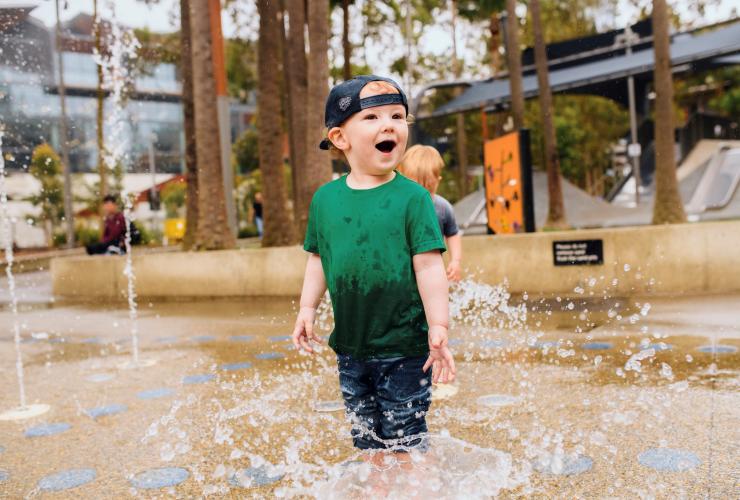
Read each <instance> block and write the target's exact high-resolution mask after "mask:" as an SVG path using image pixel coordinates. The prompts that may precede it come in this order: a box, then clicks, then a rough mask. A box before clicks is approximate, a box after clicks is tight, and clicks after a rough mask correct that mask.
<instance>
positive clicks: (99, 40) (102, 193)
mask: <svg viewBox="0 0 740 500" xmlns="http://www.w3.org/2000/svg"><path fill="white" fill-rule="evenodd" d="M93 22H94V30H95V51H96V52H97V53H98V56H102V54H103V34H102V23H101V22H100V15H99V12H98V0H93ZM96 66H97V73H98V83H97V88H96V92H95V96H96V101H97V105H98V108H97V112H96V115H95V122H96V127H97V130H96V139H97V145H98V176H99V177H100V188H99V189H98V199H99V202H100V207H101V212H100V234H101V235H102V234H103V230H104V229H105V228H104V227H103V220H104V218H105V216H104V215H103V213H102V207H103V198H105V197H106V195H107V194H108V166H107V165H106V163H105V160H104V159H103V156H104V152H105V139H104V135H103V124H104V120H103V111H104V108H105V92H104V90H103V65H102V64H97V65H96Z"/></svg>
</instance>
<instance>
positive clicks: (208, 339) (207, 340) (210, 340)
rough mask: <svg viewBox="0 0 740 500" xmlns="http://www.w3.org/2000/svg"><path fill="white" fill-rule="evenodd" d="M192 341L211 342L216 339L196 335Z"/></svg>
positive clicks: (209, 336) (211, 336)
mask: <svg viewBox="0 0 740 500" xmlns="http://www.w3.org/2000/svg"><path fill="white" fill-rule="evenodd" d="M193 340H194V341H196V342H213V341H214V340H216V337H214V336H213V335H197V336H195V337H193Z"/></svg>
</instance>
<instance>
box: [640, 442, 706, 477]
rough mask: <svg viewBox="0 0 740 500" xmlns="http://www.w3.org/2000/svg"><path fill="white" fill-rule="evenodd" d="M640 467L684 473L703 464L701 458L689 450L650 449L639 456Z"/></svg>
mask: <svg viewBox="0 0 740 500" xmlns="http://www.w3.org/2000/svg"><path fill="white" fill-rule="evenodd" d="M637 461H638V462H640V465H644V466H645V467H650V468H651V469H655V470H659V471H663V472H683V471H686V470H689V469H693V468H694V467H697V466H699V465H700V464H701V460H700V459H699V457H697V456H696V455H694V454H693V453H691V452H690V451H687V450H675V449H672V448H650V449H649V450H647V451H644V452H642V453H640V454H639V455H638V456H637Z"/></svg>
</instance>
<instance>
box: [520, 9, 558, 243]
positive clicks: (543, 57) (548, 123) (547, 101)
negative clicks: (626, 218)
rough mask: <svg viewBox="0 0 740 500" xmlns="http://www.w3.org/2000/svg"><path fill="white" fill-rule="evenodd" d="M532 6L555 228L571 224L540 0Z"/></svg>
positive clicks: (549, 214) (549, 224) (549, 213)
mask: <svg viewBox="0 0 740 500" xmlns="http://www.w3.org/2000/svg"><path fill="white" fill-rule="evenodd" d="M529 7H530V9H531V11H532V28H533V30H534V58H535V66H536V67H537V85H538V86H539V95H540V99H539V100H540V117H541V119H542V135H543V138H544V142H545V169H546V170H547V193H548V198H549V204H548V210H547V222H545V225H546V226H547V227H550V228H554V229H562V228H565V227H567V223H566V221H565V207H564V205H563V190H562V186H561V182H560V158H559V157H558V144H557V140H556V138H555V125H554V123H553V117H552V114H553V107H552V91H551V90H550V79H549V76H548V70H547V53H546V51H545V40H544V36H543V32H542V19H541V16H540V1H539V0H531V2H530V3H529Z"/></svg>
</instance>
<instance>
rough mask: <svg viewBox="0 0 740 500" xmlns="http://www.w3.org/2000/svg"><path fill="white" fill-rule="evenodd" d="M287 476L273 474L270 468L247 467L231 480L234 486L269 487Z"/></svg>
mask: <svg viewBox="0 0 740 500" xmlns="http://www.w3.org/2000/svg"><path fill="white" fill-rule="evenodd" d="M283 476H285V474H282V473H278V472H272V473H270V468H269V467H268V466H265V465H263V466H260V467H247V468H246V469H242V470H240V471H239V472H237V473H236V474H234V475H233V476H231V477H230V478H229V483H230V484H231V485H232V486H237V487H241V488H249V487H254V486H267V485H268V484H273V483H276V482H278V481H280V480H281V479H282V478H283Z"/></svg>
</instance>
